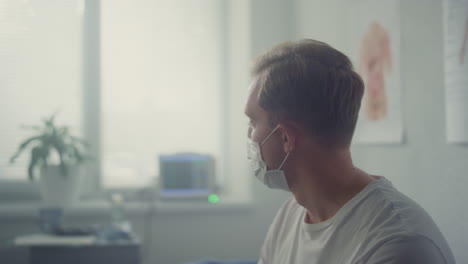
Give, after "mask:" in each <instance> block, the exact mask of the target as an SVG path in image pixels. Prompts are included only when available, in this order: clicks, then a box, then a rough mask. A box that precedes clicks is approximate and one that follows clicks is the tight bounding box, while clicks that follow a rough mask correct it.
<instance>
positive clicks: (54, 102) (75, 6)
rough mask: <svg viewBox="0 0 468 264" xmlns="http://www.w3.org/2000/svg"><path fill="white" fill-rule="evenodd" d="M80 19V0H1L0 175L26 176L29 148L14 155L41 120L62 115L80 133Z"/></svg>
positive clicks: (23, 179)
mask: <svg viewBox="0 0 468 264" xmlns="http://www.w3.org/2000/svg"><path fill="white" fill-rule="evenodd" d="M81 21H82V5H80V1H77V0H61V1H20V0H0V107H1V111H0V122H1V124H2V125H1V128H0V180H2V181H3V182H2V184H1V186H2V188H8V184H6V183H8V182H11V181H12V182H24V183H25V184H26V183H29V182H27V181H26V179H27V171H26V167H27V163H28V160H29V153H24V154H23V155H22V156H20V157H19V159H18V160H17V162H16V163H14V164H10V163H9V158H10V157H11V155H12V154H13V153H14V152H15V151H16V149H17V147H18V145H19V143H20V142H21V141H22V140H24V139H25V138H26V137H29V136H31V135H32V133H33V131H28V130H24V129H21V128H20V126H21V125H37V124H38V123H39V122H41V119H42V118H43V117H46V116H49V115H52V114H53V113H54V112H58V116H57V120H58V122H60V123H61V124H64V125H68V126H70V127H71V128H72V131H73V132H74V133H75V134H78V135H80V133H81Z"/></svg>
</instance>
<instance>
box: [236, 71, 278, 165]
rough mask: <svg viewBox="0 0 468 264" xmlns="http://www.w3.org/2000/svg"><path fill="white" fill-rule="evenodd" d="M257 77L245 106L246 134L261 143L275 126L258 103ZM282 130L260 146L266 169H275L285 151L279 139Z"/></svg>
mask: <svg viewBox="0 0 468 264" xmlns="http://www.w3.org/2000/svg"><path fill="white" fill-rule="evenodd" d="M257 80H258V78H257V79H255V80H254V81H253V82H252V84H251V86H250V87H249V95H248V98H247V103H246V106H245V114H246V115H247V118H249V128H248V132H247V136H248V137H249V138H250V139H251V140H253V141H255V142H257V143H259V144H261V143H262V142H263V141H264V140H265V138H266V137H267V136H268V135H269V134H270V133H271V132H272V131H273V129H274V128H275V127H274V126H273V127H272V126H271V124H270V123H269V118H268V113H267V112H266V111H265V110H264V109H263V108H261V107H260V105H259V104H258V95H259V89H260V87H259V85H258V81H257ZM281 136H282V132H281V131H280V130H277V131H275V132H274V133H273V135H271V137H270V138H269V139H268V140H267V141H266V142H265V143H264V144H263V145H261V146H260V149H261V154H262V158H263V160H264V161H265V163H266V165H267V169H269V170H270V169H277V168H278V167H279V166H280V164H281V162H282V160H283V159H284V157H285V155H286V153H285V152H284V151H283V143H282V140H281Z"/></svg>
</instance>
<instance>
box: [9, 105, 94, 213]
mask: <svg viewBox="0 0 468 264" xmlns="http://www.w3.org/2000/svg"><path fill="white" fill-rule="evenodd" d="M24 128H27V129H30V130H32V131H34V132H36V134H35V135H33V136H31V137H29V138H28V139H26V140H24V141H23V142H22V143H21V144H20V145H19V147H18V150H17V151H16V153H15V154H14V155H13V156H12V157H11V158H10V162H15V160H16V158H17V157H18V156H19V155H20V154H21V153H22V152H23V151H24V150H26V149H28V148H30V153H31V155H30V160H29V165H28V176H29V179H30V180H34V178H35V174H36V170H39V172H40V177H39V178H40V181H39V186H40V189H41V195H42V199H43V201H44V202H45V204H46V206H66V205H70V204H73V203H74V202H76V200H77V199H78V196H79V191H80V188H79V186H80V178H81V177H80V165H81V164H83V163H84V162H85V161H87V160H89V158H90V156H89V155H88V144H87V143H86V142H85V141H84V140H82V139H80V138H78V137H75V136H73V135H71V134H70V130H69V128H68V127H67V126H58V125H56V123H55V114H54V115H52V116H50V117H48V118H45V119H43V123H42V125H40V126H28V127H24Z"/></svg>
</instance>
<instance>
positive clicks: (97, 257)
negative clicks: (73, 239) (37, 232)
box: [0, 243, 141, 264]
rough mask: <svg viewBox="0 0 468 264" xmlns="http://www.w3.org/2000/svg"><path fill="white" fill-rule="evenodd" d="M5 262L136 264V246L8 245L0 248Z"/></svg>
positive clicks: (138, 249) (0, 260) (0, 253)
mask: <svg viewBox="0 0 468 264" xmlns="http://www.w3.org/2000/svg"><path fill="white" fill-rule="evenodd" d="M0 263H5V264H107V263H112V264H140V263H141V258H140V245H139V244H135V243H127V244H95V245H86V246H57V245H40V246H11V247H5V248H0Z"/></svg>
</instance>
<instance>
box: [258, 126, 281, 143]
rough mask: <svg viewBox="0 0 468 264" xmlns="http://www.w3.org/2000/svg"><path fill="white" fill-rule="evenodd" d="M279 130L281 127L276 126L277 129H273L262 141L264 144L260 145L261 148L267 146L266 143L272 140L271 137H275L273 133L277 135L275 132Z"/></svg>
mask: <svg viewBox="0 0 468 264" xmlns="http://www.w3.org/2000/svg"><path fill="white" fill-rule="evenodd" d="M278 128H279V126H276V127H275V129H273V130H272V131H271V132H270V134H268V136H267V137H266V138H265V139H264V140H263V141H262V143H260V144H259V145H260V146H263V144H265V142H266V141H267V140H268V139H270V137H271V136H272V135H273V133H275V131H276V130H277V129H278Z"/></svg>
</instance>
